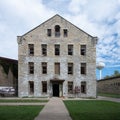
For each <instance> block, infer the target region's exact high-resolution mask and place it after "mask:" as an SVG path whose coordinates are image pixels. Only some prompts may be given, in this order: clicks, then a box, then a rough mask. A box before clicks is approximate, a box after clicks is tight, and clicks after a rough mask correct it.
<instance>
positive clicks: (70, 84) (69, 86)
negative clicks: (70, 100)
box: [68, 82, 73, 94]
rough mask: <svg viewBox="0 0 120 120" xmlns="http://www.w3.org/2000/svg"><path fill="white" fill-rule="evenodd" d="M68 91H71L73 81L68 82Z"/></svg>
mask: <svg viewBox="0 0 120 120" xmlns="http://www.w3.org/2000/svg"><path fill="white" fill-rule="evenodd" d="M68 93H69V94H70V93H73V82H68Z"/></svg>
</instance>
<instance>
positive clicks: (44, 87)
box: [42, 81, 47, 93]
mask: <svg viewBox="0 0 120 120" xmlns="http://www.w3.org/2000/svg"><path fill="white" fill-rule="evenodd" d="M42 93H47V81H42Z"/></svg>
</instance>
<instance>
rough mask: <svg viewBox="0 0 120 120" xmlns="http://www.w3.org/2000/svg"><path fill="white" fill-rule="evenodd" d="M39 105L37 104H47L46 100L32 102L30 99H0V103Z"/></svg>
mask: <svg viewBox="0 0 120 120" xmlns="http://www.w3.org/2000/svg"><path fill="white" fill-rule="evenodd" d="M6 102H8V103H23V102H24V103H36V102H37V103H39V102H48V100H35V99H34V100H32V99H18V100H17V99H0V103H6Z"/></svg>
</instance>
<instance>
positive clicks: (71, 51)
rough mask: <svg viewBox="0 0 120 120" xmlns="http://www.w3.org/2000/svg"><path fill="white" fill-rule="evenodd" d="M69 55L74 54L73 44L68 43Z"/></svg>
mask: <svg viewBox="0 0 120 120" xmlns="http://www.w3.org/2000/svg"><path fill="white" fill-rule="evenodd" d="M68 55H73V45H68Z"/></svg>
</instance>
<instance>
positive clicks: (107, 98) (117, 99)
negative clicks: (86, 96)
mask: <svg viewBox="0 0 120 120" xmlns="http://www.w3.org/2000/svg"><path fill="white" fill-rule="evenodd" d="M97 100H108V101H113V102H120V98H111V97H103V96H98V97H97Z"/></svg>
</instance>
